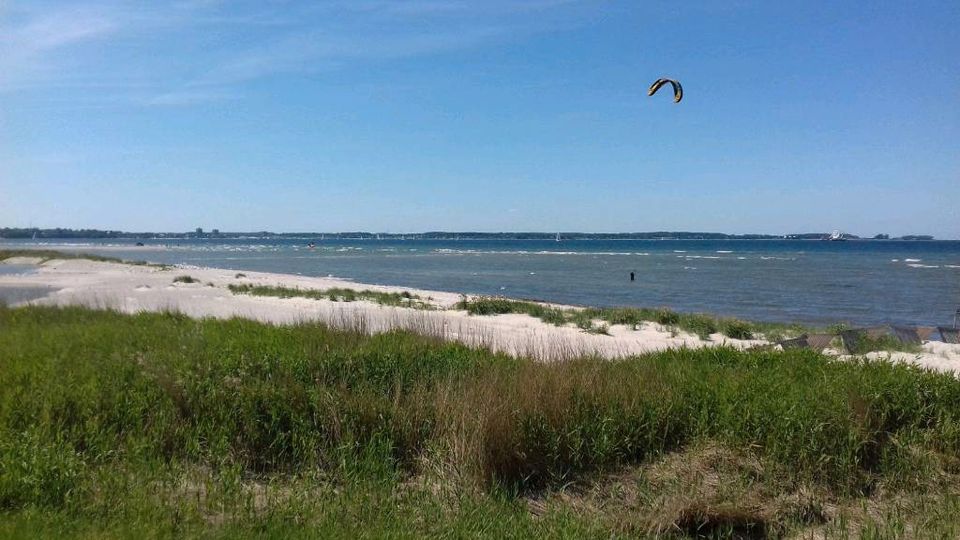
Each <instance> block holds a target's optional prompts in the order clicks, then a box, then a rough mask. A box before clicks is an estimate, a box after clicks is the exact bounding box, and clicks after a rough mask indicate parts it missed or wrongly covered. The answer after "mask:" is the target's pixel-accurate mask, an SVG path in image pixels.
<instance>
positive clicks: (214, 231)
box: [210, 229, 220, 236]
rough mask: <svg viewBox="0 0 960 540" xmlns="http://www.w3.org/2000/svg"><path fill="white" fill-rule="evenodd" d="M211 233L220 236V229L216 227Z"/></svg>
mask: <svg viewBox="0 0 960 540" xmlns="http://www.w3.org/2000/svg"><path fill="white" fill-rule="evenodd" d="M210 234H212V235H213V236H220V229H214V230H212V231H210Z"/></svg>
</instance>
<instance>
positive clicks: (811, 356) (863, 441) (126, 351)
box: [0, 307, 960, 538]
mask: <svg viewBox="0 0 960 540" xmlns="http://www.w3.org/2000/svg"><path fill="white" fill-rule="evenodd" d="M38 336H39V337H41V338H40V339H38ZM958 473H960V382H958V381H957V380H956V379H955V378H953V377H952V376H949V375H943V374H935V373H932V372H925V371H922V370H919V369H917V368H914V367H908V366H904V365H893V364H890V363H884V362H870V363H866V362H838V361H835V360H831V359H828V358H827V357H824V356H821V355H818V354H815V353H812V352H810V351H787V352H775V351H757V350H753V351H736V350H733V349H728V348H710V349H700V350H672V351H667V352H661V353H656V354H650V355H645V356H640V357H635V358H629V359H623V360H617V361H605V360H600V359H596V358H578V359H571V360H569V361H565V362H555V363H538V362H534V361H532V360H527V359H523V358H519V359H517V358H512V357H508V356H505V355H499V354H493V353H491V352H489V351H486V350H483V349H472V348H468V347H466V346H463V345H460V344H456V343H449V342H442V341H439V340H436V339H433V338H428V337H423V336H421V335H418V334H416V333H412V332H399V331H398V332H390V333H386V334H380V335H375V336H369V335H365V334H363V333H361V332H359V331H351V330H349V329H346V330H343V329H341V330H332V329H329V328H327V327H324V326H322V325H319V324H300V325H294V326H271V325H265V324H260V323H256V322H252V321H247V320H240V319H234V320H194V319H190V318H188V317H185V316H182V315H179V314H176V313H152V314H146V313H145V314H139V315H124V314H119V313H116V312H111V311H95V310H89V309H83V308H52V307H24V308H17V309H10V308H2V307H0V536H5V537H16V536H23V535H30V536H49V537H61V536H63V535H69V536H85V537H97V538H102V537H126V536H164V537H166V536H178V537H179V536H205V537H219V536H224V537H226V536H229V537H235V536H258V537H291V536H293V537H297V536H303V537H315V536H357V535H360V534H362V535H364V536H413V535H423V534H428V535H435V536H449V537H462V536H477V535H482V536H495V537H530V536H535V535H536V536H541V535H549V536H574V537H597V538H609V537H611V536H644V535H653V536H666V537H679V538H688V537H760V538H763V537H783V536H793V535H808V534H814V533H815V534H817V535H821V536H826V537H846V535H847V534H852V535H853V536H855V537H856V536H860V537H864V538H896V537H899V536H901V535H902V534H904V533H905V532H911V531H912V532H916V531H923V532H924V536H932V537H957V536H958V534H960V518H957V517H956V516H957V515H958V514H957V510H958V509H960V493H958V490H960V488H958V486H960V482H958V481H957V480H958V479H960V477H958ZM801 537H803V536H801Z"/></svg>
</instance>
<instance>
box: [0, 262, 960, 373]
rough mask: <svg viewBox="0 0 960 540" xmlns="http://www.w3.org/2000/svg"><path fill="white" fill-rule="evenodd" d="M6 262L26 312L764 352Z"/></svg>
mask: <svg viewBox="0 0 960 540" xmlns="http://www.w3.org/2000/svg"><path fill="white" fill-rule="evenodd" d="M5 262H6V263H7V264H38V265H39V266H38V270H37V271H36V272H35V273H29V274H12V275H0V287H5V286H13V287H29V286H47V287H52V288H54V289H56V292H54V293H52V294H50V295H49V296H47V297H45V298H41V299H37V300H32V301H30V302H28V303H32V304H40V305H84V306H90V307H98V308H110V309H117V310H120V311H124V312H129V313H135V312H139V311H158V310H173V311H179V312H182V313H184V314H187V315H190V316H192V317H217V318H230V317H244V318H250V319H254V320H258V321H263V322H269V323H274V324H291V323H297V322H302V321H321V322H324V323H327V324H329V325H331V326H336V327H342V328H359V329H362V330H364V331H366V332H370V333H374V332H383V331H387V330H390V329H395V328H405V329H410V330H414V331H417V332H420V333H425V334H428V335H434V336H437V337H441V338H443V339H451V340H457V341H460V342H463V343H466V344H469V345H479V346H485V347H489V348H491V349H493V350H497V351H504V352H507V353H509V354H515V355H517V354H519V355H527V356H532V357H534V358H538V359H544V360H554V359H563V358H570V357H572V356H577V355H582V354H598V355H600V356H603V357H606V358H615V357H620V356H627V355H633V354H639V353H644V352H652V351H659V350H664V349H669V348H676V347H691V348H693V347H710V346H717V345H730V346H733V347H737V348H746V347H750V346H754V345H762V344H766V343H767V342H765V341H762V340H736V339H731V338H728V337H726V336H723V335H721V334H714V335H713V336H710V339H709V340H704V339H701V338H699V337H698V336H696V335H692V334H688V333H685V332H672V331H671V330H670V329H667V328H664V327H662V326H661V325H658V324H656V323H644V324H643V325H641V326H640V327H638V328H636V329H634V328H632V327H629V328H628V327H626V326H620V325H616V326H612V327H610V330H609V332H610V335H598V334H589V333H586V332H584V331H582V330H580V329H579V328H576V327H574V326H573V325H567V326H565V327H557V326H554V325H552V324H547V323H544V322H543V321H541V320H539V319H536V318H534V317H530V316H528V315H519V314H509V315H495V316H470V315H468V314H467V313H466V312H464V311H461V310H455V309H453V308H452V306H453V305H454V304H455V303H456V302H457V301H458V300H459V299H460V295H458V294H453V293H447V292H439V291H425V290H417V289H409V288H404V287H385V286H378V285H365V284H360V283H355V282H352V281H348V280H343V279H335V278H319V277H303V276H293V275H287V274H273V273H264V272H248V271H243V272H242V273H243V274H245V276H246V277H241V278H237V277H235V276H236V274H237V273H238V272H237V271H236V270H224V269H217V268H197V267H187V266H178V267H176V268H168V269H160V268H156V267H150V266H133V265H127V264H119V263H104V262H95V261H88V260H83V259H72V260H53V261H48V262H46V263H43V264H39V263H40V261H39V260H38V259H29V258H22V257H21V258H16V259H8V260H7V261H5ZM180 275H189V276H191V277H193V278H195V279H197V280H198V281H199V283H192V284H187V283H174V282H173V279H174V277H176V276H180ZM208 284H212V285H213V286H210V285H208ZM230 284H251V285H270V286H283V287H291V288H301V289H318V290H323V289H329V288H333V287H339V288H347V289H354V290H358V291H359V290H374V291H382V292H403V291H409V292H410V293H411V294H415V295H417V296H419V297H421V298H423V299H426V301H427V302H428V303H430V304H432V305H433V306H435V307H436V308H437V309H436V310H435V311H426V310H417V309H412V308H403V307H390V306H382V305H379V304H376V303H372V302H368V301H356V302H333V301H330V300H314V299H308V298H274V297H263V296H250V295H243V294H233V293H232V292H230V291H229V290H228V289H227V286H228V285H230ZM568 309H576V308H572V307H568ZM868 356H871V357H884V358H887V357H889V358H890V359H891V360H893V361H902V362H912V363H916V364H919V365H922V366H925V367H930V368H933V369H937V370H940V371H948V372H954V373H958V374H960V345H947V344H944V343H939V342H927V343H925V344H924V346H923V352H922V353H920V354H918V355H911V354H907V353H892V354H891V353H882V354H881V355H878V354H877V353H871V355H868Z"/></svg>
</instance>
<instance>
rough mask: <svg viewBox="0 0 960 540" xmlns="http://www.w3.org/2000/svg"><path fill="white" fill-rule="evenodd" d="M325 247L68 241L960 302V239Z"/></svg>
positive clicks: (722, 295) (453, 280) (737, 301)
mask: <svg viewBox="0 0 960 540" xmlns="http://www.w3.org/2000/svg"><path fill="white" fill-rule="evenodd" d="M312 241H314V242H316V244H317V247H316V248H315V249H308V248H307V247H306V244H307V242H308V241H307V240H297V239H284V240H274V239H236V240H232V239H231V240H214V239H206V240H179V241H167V242H164V241H162V240H159V241H158V240H145V241H144V243H145V244H147V247H148V248H149V247H162V249H146V250H144V248H140V249H136V248H134V247H133V241H128V242H124V241H108V242H102V241H88V242H84V241H79V242H72V245H71V246H69V247H71V248H73V249H82V250H84V251H88V252H93V253H100V254H104V255H109V256H114V257H121V258H125V259H146V260H149V261H152V262H162V263H186V264H193V265H201V266H213V267H222V268H230V269H236V270H254V271H267V272H283V273H291V274H302V275H307V276H327V275H333V276H337V277H344V278H351V279H355V280H357V281H360V282H365V283H378V284H385V285H403V286H410V287H419V288H428V289H435V290H443V291H452V292H465V293H474V294H502V295H508V296H511V297H517V298H533V299H540V300H548V301H553V302H561V303H569V304H581V305H595V306H668V307H671V308H673V309H676V310H680V311H704V312H710V313H716V314H721V315H730V316H737V317H742V318H747V319H755V320H770V321H789V322H803V323H811V324H830V323H834V322H838V321H846V322H850V323H853V324H876V323H885V322H891V323H899V324H926V325H933V324H948V323H952V320H953V314H954V312H955V311H956V310H957V308H958V307H960V241H929V242H927V241H918V242H903V241H879V242H868V241H850V242H823V241H779V240H610V241H601V240H568V241H561V242H553V241H525V240H460V241H437V240H382V241H380V240H347V239H343V240H323V241H317V240H315V239H314V240H312ZM11 244H13V243H12V242H8V243H7V245H11ZM15 245H16V246H17V247H23V246H25V245H27V244H25V243H16V244H15ZM31 245H36V246H41V244H31ZM42 246H43V247H47V248H53V249H56V248H58V247H60V248H62V247H63V246H62V244H60V245H58V244H54V243H45V244H42ZM631 271H633V272H635V273H636V276H637V279H636V281H634V282H631V281H630V280H629V273H630V272H631Z"/></svg>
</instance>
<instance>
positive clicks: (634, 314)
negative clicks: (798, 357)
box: [456, 297, 809, 341]
mask: <svg viewBox="0 0 960 540" xmlns="http://www.w3.org/2000/svg"><path fill="white" fill-rule="evenodd" d="M456 307H457V308H458V309H463V310H466V311H467V312H469V313H470V314H472V315H495V314H503V313H525V314H527V315H530V316H531V317H536V318H538V319H540V320H542V321H544V322H546V323H550V324H556V325H564V324H570V323H572V324H575V325H577V326H578V327H580V328H582V329H584V330H587V331H594V332H596V331H597V329H598V326H597V323H596V321H598V320H599V321H602V324H605V325H615V324H621V325H626V326H637V325H639V324H642V323H644V322H655V323H658V324H661V325H663V326H666V327H668V328H673V329H675V330H680V331H684V332H689V333H691V334H695V335H697V336H699V337H701V338H708V337H709V336H710V335H711V334H716V333H720V334H723V335H725V336H727V337H730V338H734V339H755V338H764V339H767V340H770V341H777V340H779V339H782V338H783V337H784V336H796V335H799V334H802V333H803V332H805V331H809V330H808V329H806V328H804V327H802V326H800V325H793V324H778V323H762V322H747V321H742V320H739V319H731V318H721V317H714V316H712V315H706V314H702V313H680V312H676V311H673V310H670V309H668V308H637V307H617V308H593V307H591V308H581V309H568V308H561V307H551V306H549V305H546V304H542V303H538V302H530V301H525V300H512V299H509V298H500V297H477V298H466V297H464V298H463V299H462V300H461V301H460V302H459V303H457V306H456ZM599 328H600V329H601V332H600V333H605V330H603V327H599Z"/></svg>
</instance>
